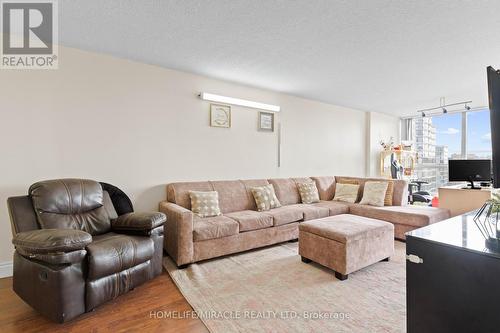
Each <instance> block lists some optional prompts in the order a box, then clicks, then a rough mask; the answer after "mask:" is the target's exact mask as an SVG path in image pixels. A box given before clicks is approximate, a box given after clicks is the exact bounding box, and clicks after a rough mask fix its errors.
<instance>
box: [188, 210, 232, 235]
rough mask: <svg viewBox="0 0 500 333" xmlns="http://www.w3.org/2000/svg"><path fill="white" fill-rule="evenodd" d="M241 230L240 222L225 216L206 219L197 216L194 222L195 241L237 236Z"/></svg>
mask: <svg viewBox="0 0 500 333" xmlns="http://www.w3.org/2000/svg"><path fill="white" fill-rule="evenodd" d="M239 230H240V227H239V224H238V222H236V221H235V220H233V219H231V218H229V217H227V216H224V215H221V216H215V217H205V218H201V217H198V216H197V215H195V217H194V220H193V240H194V241H202V240H207V239H215V238H222V237H227V236H232V235H237V234H238V233H239Z"/></svg>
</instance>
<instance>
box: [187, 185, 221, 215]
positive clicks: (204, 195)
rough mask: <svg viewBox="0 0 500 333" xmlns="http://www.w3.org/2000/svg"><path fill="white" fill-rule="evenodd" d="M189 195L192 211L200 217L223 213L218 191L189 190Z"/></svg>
mask: <svg viewBox="0 0 500 333" xmlns="http://www.w3.org/2000/svg"><path fill="white" fill-rule="evenodd" d="M189 197H190V198H191V211H192V212H193V213H195V214H196V215H198V216H199V217H210V216H219V215H221V212H220V208H219V193H217V191H210V192H200V191H189Z"/></svg>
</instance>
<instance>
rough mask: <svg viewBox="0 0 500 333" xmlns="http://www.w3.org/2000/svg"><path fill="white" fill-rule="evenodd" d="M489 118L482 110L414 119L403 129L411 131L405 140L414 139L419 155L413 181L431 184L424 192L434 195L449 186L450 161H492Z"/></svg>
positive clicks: (487, 111)
mask: <svg viewBox="0 0 500 333" xmlns="http://www.w3.org/2000/svg"><path fill="white" fill-rule="evenodd" d="M489 117H490V112H489V110H488V109H483V110H479V111H468V112H463V113H453V114H443V115H437V116H431V117H429V116H427V117H422V118H414V119H411V123H412V124H411V126H409V127H408V126H402V128H405V129H406V131H408V132H409V131H411V133H402V134H403V135H402V137H403V138H409V139H411V141H412V142H413V149H414V150H415V152H416V153H417V160H416V164H415V170H414V174H413V177H412V179H414V180H422V181H426V182H428V184H427V185H423V186H422V190H424V191H428V192H430V193H431V194H433V195H435V194H437V189H438V188H439V187H441V186H444V185H447V184H448V183H449V181H448V160H449V159H462V158H468V159H481V158H485V159H491V155H492V153H491V130H490V118H489ZM406 121H408V120H406ZM463 129H464V131H465V132H462V131H463Z"/></svg>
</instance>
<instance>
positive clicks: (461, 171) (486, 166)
mask: <svg viewBox="0 0 500 333" xmlns="http://www.w3.org/2000/svg"><path fill="white" fill-rule="evenodd" d="M448 179H449V181H450V182H465V181H467V182H471V183H472V187H474V186H473V185H474V183H473V182H476V181H477V182H489V181H491V160H449V161H448Z"/></svg>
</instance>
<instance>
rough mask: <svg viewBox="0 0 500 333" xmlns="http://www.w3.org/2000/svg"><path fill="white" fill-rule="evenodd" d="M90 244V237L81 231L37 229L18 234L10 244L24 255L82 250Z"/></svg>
mask: <svg viewBox="0 0 500 333" xmlns="http://www.w3.org/2000/svg"><path fill="white" fill-rule="evenodd" d="M91 242H92V236H91V235H90V234H89V233H86V232H85V231H82V230H73V229H39V230H32V231H25V232H20V233H18V234H17V235H15V236H14V238H13V239H12V244H14V246H15V247H16V249H17V248H19V249H22V251H24V252H25V253H31V254H47V253H51V254H53V253H56V252H72V251H77V250H83V249H85V247H86V246H87V245H88V244H90V243H91Z"/></svg>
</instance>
